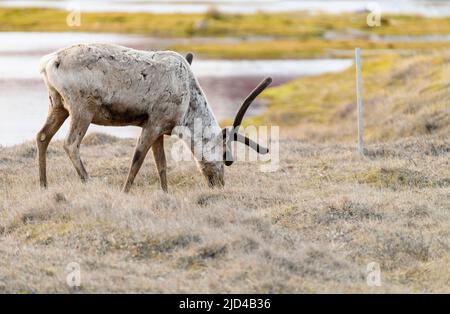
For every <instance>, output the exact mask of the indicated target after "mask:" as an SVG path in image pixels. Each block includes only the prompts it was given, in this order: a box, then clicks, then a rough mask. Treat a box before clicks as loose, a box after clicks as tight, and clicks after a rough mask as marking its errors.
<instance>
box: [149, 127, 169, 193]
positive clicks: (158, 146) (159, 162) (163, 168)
mask: <svg viewBox="0 0 450 314" xmlns="http://www.w3.org/2000/svg"><path fill="white" fill-rule="evenodd" d="M152 150H153V157H154V159H155V163H156V169H157V170H158V175H159V183H160V185H161V189H162V190H163V191H164V192H167V175H166V172H167V164H166V155H165V153H164V135H161V136H160V137H158V139H157V140H156V141H155V143H154V144H153V146H152Z"/></svg>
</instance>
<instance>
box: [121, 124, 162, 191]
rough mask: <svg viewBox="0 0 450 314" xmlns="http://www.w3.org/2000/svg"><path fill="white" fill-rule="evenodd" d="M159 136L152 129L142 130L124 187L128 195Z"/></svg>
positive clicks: (146, 127)
mask: <svg viewBox="0 0 450 314" xmlns="http://www.w3.org/2000/svg"><path fill="white" fill-rule="evenodd" d="M158 136H159V134H156V133H155V131H154V130H153V128H152V127H149V126H145V127H144V128H143V129H142V133H141V136H140V137H139V140H138V142H137V144H136V149H135V151H134V156H133V161H132V162H131V166H130V171H129V172H128V178H127V181H126V182H125V184H124V186H123V189H122V190H123V192H125V193H127V192H129V191H130V188H131V186H132V185H133V182H134V178H136V175H137V173H138V172H139V169H141V166H142V163H143V162H144V159H145V156H147V153H148V150H149V149H150V147H152V145H153V143H154V142H155V140H156V139H157V138H158Z"/></svg>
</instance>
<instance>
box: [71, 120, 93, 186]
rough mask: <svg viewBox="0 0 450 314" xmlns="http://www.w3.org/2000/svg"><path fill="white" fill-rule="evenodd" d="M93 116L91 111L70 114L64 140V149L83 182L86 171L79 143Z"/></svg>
mask: <svg viewBox="0 0 450 314" xmlns="http://www.w3.org/2000/svg"><path fill="white" fill-rule="evenodd" d="M93 116H94V115H93V114H92V113H84V114H83V115H81V114H77V113H73V114H71V121H70V130H69V133H68V134H67V137H66V139H65V141H64V150H65V151H66V153H67V155H68V156H69V158H70V160H71V161H72V164H73V166H74V167H75V169H76V171H77V173H78V175H79V176H80V178H81V181H83V182H86V181H87V179H88V173H87V171H86V168H85V167H84V165H83V162H82V161H81V158H80V145H81V141H82V140H83V137H84V136H85V135H86V132H87V130H88V128H89V125H90V124H91V121H92V118H93Z"/></svg>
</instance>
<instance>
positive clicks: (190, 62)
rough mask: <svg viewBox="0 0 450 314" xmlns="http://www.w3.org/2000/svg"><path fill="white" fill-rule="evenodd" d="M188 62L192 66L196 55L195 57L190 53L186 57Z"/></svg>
mask: <svg viewBox="0 0 450 314" xmlns="http://www.w3.org/2000/svg"><path fill="white" fill-rule="evenodd" d="M186 60H187V62H188V63H189V64H192V60H194V55H193V54H192V53H191V52H189V53H188V54H187V55H186Z"/></svg>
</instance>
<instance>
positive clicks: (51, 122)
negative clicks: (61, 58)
mask: <svg viewBox="0 0 450 314" xmlns="http://www.w3.org/2000/svg"><path fill="white" fill-rule="evenodd" d="M49 99H50V104H49V111H48V116H47V120H46V122H45V124H44V126H43V127H42V129H41V130H40V131H39V133H38V134H37V136H36V143H37V149H38V156H39V157H38V158H39V181H40V185H41V187H43V188H45V187H47V148H48V145H49V144H50V141H51V140H52V138H53V136H54V135H55V134H56V132H58V130H59V129H60V127H61V125H62V124H63V123H64V121H65V120H66V119H67V117H68V116H69V113H68V112H67V110H66V109H64V107H63V105H62V101H61V95H59V94H58V93H57V92H56V91H55V90H54V89H51V88H49Z"/></svg>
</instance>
